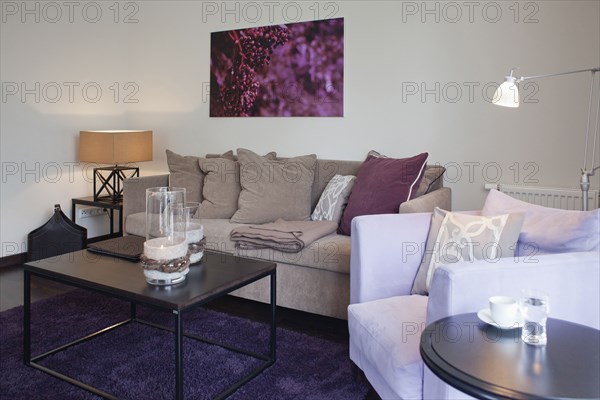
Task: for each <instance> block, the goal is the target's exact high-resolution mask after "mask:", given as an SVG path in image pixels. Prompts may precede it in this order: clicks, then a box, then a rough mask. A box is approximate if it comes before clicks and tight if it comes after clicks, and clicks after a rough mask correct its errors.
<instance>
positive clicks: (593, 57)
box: [0, 1, 600, 256]
mask: <svg viewBox="0 0 600 400" xmlns="http://www.w3.org/2000/svg"><path fill="white" fill-rule="evenodd" d="M75 3H76V4H77V5H78V6H77V8H75V10H74V13H73V22H70V21H69V18H70V16H69V15H68V13H67V11H68V10H67V8H66V6H65V5H64V3H62V2H58V3H55V4H58V5H60V6H61V7H63V15H62V18H61V19H58V20H57V21H56V22H54V23H52V22H48V21H47V20H52V19H57V18H56V14H55V12H54V10H52V9H50V8H48V9H46V10H44V3H40V2H27V4H28V5H29V7H30V9H34V4H39V7H40V11H39V13H40V21H39V22H36V21H35V20H34V19H35V15H33V14H25V16H24V17H25V22H22V20H21V18H22V11H23V10H22V9H21V7H22V4H25V3H21V2H5V1H2V13H3V14H2V31H1V34H2V35H1V36H2V38H1V44H2V49H1V75H2V77H1V80H2V84H3V88H2V91H3V93H2V94H3V99H2V103H1V107H2V109H1V117H2V118H1V119H2V122H1V147H2V149H1V156H2V183H1V184H2V186H1V207H2V209H1V220H0V224H1V238H0V241H1V242H2V256H7V255H11V254H14V253H18V252H21V251H25V246H24V243H25V242H26V235H27V233H28V232H29V231H31V230H32V229H34V228H36V227H37V226H39V225H40V224H42V223H43V222H45V221H46V220H47V219H48V218H49V217H50V215H51V213H52V206H53V204H55V203H60V204H61V205H62V207H63V210H65V212H66V213H68V211H69V210H70V199H71V198H72V197H79V196H84V195H89V194H91V191H92V189H91V183H90V179H89V177H87V176H86V175H87V174H88V171H87V169H85V166H81V165H79V164H77V165H75V166H73V167H72V170H70V169H69V168H71V167H69V166H70V165H71V164H69V163H74V162H75V163H76V162H77V152H76V146H77V137H78V132H79V130H84V129H119V128H120V129H123V128H124V129H152V130H153V131H154V135H155V136H154V137H155V145H154V161H152V162H149V163H142V164H141V165H140V167H141V173H142V174H143V175H150V174H153V173H156V172H159V171H165V170H166V163H165V155H164V149H165V148H170V149H172V150H174V151H176V152H179V153H181V154H203V153H206V152H223V151H226V150H228V149H235V148H238V147H246V148H250V149H253V150H255V151H257V152H259V153H263V152H266V151H269V150H276V151H277V152H278V153H279V154H280V155H283V156H293V155H299V154H306V153H313V152H314V153H316V154H317V155H318V156H319V157H323V158H339V159H351V160H360V159H363V158H364V157H365V156H366V153H367V152H368V151H369V150H370V149H375V150H378V151H380V152H383V153H385V154H387V155H389V156H395V157H404V156H411V155H414V154H416V153H418V152H421V151H428V152H429V153H430V159H429V161H430V162H434V163H435V162H437V163H441V164H443V165H446V166H447V167H448V169H449V170H448V179H449V180H450V182H447V185H448V186H451V187H452V189H453V201H454V208H455V209H474V208H479V207H481V205H482V203H483V200H484V199H485V195H486V192H485V191H484V189H483V185H484V183H486V182H492V181H496V180H497V177H496V175H497V172H498V171H500V172H501V173H502V177H501V179H500V181H501V182H512V183H521V184H523V183H529V182H526V181H525V178H526V177H528V174H533V175H532V176H529V178H530V179H533V180H534V181H537V183H534V184H536V185H539V186H560V187H577V184H578V179H579V168H580V167H581V158H582V153H583V136H584V132H585V117H586V115H587V102H588V90H589V76H587V75H586V74H578V75H569V76H564V77H559V78H547V79H543V80H539V81H537V88H538V89H539V90H538V91H537V93H534V94H533V95H532V99H533V100H536V101H537V103H531V102H529V103H526V104H523V105H522V106H521V108H519V109H505V108H502V107H495V106H492V105H491V104H490V103H489V101H488V100H486V99H487V98H489V97H491V96H492V94H493V91H494V88H495V85H496V84H498V83H500V82H501V80H502V77H503V76H504V75H506V74H507V73H508V72H509V70H510V68H511V67H513V66H519V67H520V74H523V75H537V74H543V73H552V72H558V71H566V70H572V69H580V68H587V67H592V66H598V65H600V17H599V16H600V2H598V1H532V2H520V3H518V7H517V8H518V10H519V12H518V15H516V14H515V11H516V8H515V2H504V1H498V2H489V1H482V2H477V1H476V2H434V1H430V2H426V3H424V2H420V1H419V2H400V1H398V2H394V1H378V2H375V1H373V2H370V1H348V2H344V1H338V2H320V3H316V2H312V1H311V2H287V1H283V2H271V3H268V2H261V1H258V2H254V3H252V4H253V5H252V7H253V8H247V7H248V6H247V5H246V4H248V3H247V2H246V3H244V2H229V3H228V5H227V6H228V8H229V9H230V10H236V7H237V10H239V12H237V13H236V11H233V12H232V13H226V11H225V9H224V8H223V7H222V3H221V2H199V1H197V2H196V1H180V2H178V1H138V2H129V3H127V2H125V3H119V5H120V10H119V11H120V13H119V15H118V18H117V21H118V22H115V20H114V18H115V9H114V8H110V7H113V4H114V3H113V2H106V3H105V2H98V3H94V4H99V6H100V8H101V10H102V16H101V17H100V18H97V17H96V14H95V11H96V9H95V6H94V5H90V4H91V3H88V2H75ZM268 4H272V5H271V6H269V5H268ZM315 4H316V5H317V6H318V8H319V10H320V16H321V17H323V16H325V15H327V14H328V13H329V12H331V11H335V14H334V16H336V17H344V18H345V88H344V93H345V96H344V101H345V105H344V106H345V116H344V117H343V118H209V117H208V101H207V96H206V89H205V85H206V84H207V83H208V80H209V67H210V65H209V55H210V32H214V31H220V30H227V29H232V28H239V27H248V26H253V25H265V24H271V23H286V22H292V21H291V20H293V19H295V14H296V12H297V11H298V10H299V11H300V12H301V14H302V15H301V20H311V19H314V13H315ZM11 7H12V8H11ZM14 7H17V8H18V9H17V10H16V11H15V8H14ZM86 7H87V8H86ZM245 7H246V8H245ZM257 7H258V8H257ZM269 7H272V8H270V9H269ZM326 7H327V8H326ZM332 7H337V8H338V9H337V10H334V8H332ZM425 7H426V9H427V10H434V11H433V12H432V13H427V12H426V9H425ZM257 9H259V10H261V12H262V18H261V19H260V20H258V21H254V20H252V21H250V20H249V18H253V17H254V15H255V14H254V11H256V10H257ZM436 10H437V11H436ZM207 11H211V12H212V11H215V12H216V13H215V14H212V13H208V12H207ZM270 11H272V15H269V14H270V13H269V12H270ZM457 11H460V12H461V14H462V15H461V16H460V18H459V17H457V14H456V12H457ZM498 11H500V12H501V15H499V14H497V12H498ZM13 13H15V14H14V15H13ZM130 13H132V14H131V15H130ZM413 13H415V14H413ZM127 15H130V18H129V23H124V20H125V19H126V17H127ZM436 17H437V18H439V22H436ZM236 18H239V21H238V22H236ZM94 19H98V21H97V22H95V23H92V22H90V21H92V20H94ZM422 19H424V21H423V20H422ZM135 20H137V21H135ZM452 21H454V22H452ZM494 21H495V22H494ZM35 82H40V84H41V88H40V94H41V96H40V99H39V100H37V99H36V98H35V96H34V94H26V95H24V98H23V99H22V98H21V96H22V91H19V93H16V94H14V95H13V94H10V93H12V91H14V83H17V84H18V85H20V84H21V83H25V84H26V85H27V88H29V89H31V88H33V89H34V92H35V86H34V85H35ZM49 82H57V83H58V84H60V85H61V86H62V87H63V96H62V98H60V99H59V101H56V102H54V103H52V102H51V101H50V100H55V97H56V96H55V95H54V94H53V92H51V89H52V87H53V86H52V85H48V86H47V87H46V93H44V89H43V86H44V84H48V83H49ZM65 82H76V83H77V84H79V86H77V87H76V88H75V97H74V99H73V101H72V102H71V101H70V99H69V98H68V92H67V87H65V84H64V83H65ZM90 82H93V83H95V85H92V86H95V87H100V88H101V89H102V91H103V93H102V97H101V98H100V99H99V100H98V101H97V102H95V103H94V102H92V100H95V99H93V98H91V97H93V96H94V93H93V92H92V89H93V87H92V88H90V92H89V93H90V94H89V95H88V98H85V97H84V96H82V93H81V89H82V87H83V85H85V84H86V83H88V84H89V83H90ZM114 82H117V86H118V87H119V89H120V93H119V95H118V97H117V98H116V99H115V98H114V94H115V86H113V84H114ZM128 83H131V84H133V86H128V87H127V88H128V89H129V90H131V88H132V87H137V88H139V91H138V92H137V93H136V94H135V95H133V99H137V100H138V101H139V102H138V103H128V102H126V101H125V95H126V94H127V93H130V92H129V91H128V90H127V89H126V87H125V85H127V84H128ZM67 85H69V84H67ZM415 85H416V87H418V88H419V90H420V88H422V87H423V88H426V89H429V90H430V91H431V92H429V94H425V95H424V97H423V98H422V97H421V94H422V93H418V94H415V95H410V94H408V92H407V89H408V88H413V87H415ZM436 85H439V86H438V87H439V90H437V95H438V97H439V99H436V90H435V88H436ZM456 88H460V89H461V91H462V93H461V94H459V95H457V92H456ZM469 88H473V91H472V93H470V91H469ZM484 88H487V91H485V90H484ZM19 89H20V87H19ZM563 92H564V94H562V95H561V93H563ZM529 93H530V94H531V91H529ZM561 101H562V104H561V103H560V102H561ZM38 165H39V167H38ZM57 166H58V167H60V168H57ZM497 167H499V168H500V169H499V170H498V168H497ZM36 168H38V170H39V172H37V171H36V172H32V173H29V172H27V171H30V170H35V169H36ZM57 170H60V171H61V174H60V175H59V176H57V175H56V173H55V172H56V171H57ZM593 187H596V188H597V187H598V178H597V177H595V179H594V182H593Z"/></svg>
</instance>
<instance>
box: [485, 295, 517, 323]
mask: <svg viewBox="0 0 600 400" xmlns="http://www.w3.org/2000/svg"><path fill="white" fill-rule="evenodd" d="M489 302H490V314H491V315H492V319H493V320H494V322H496V323H497V324H498V325H500V326H502V327H507V326H512V325H515V324H516V323H518V316H517V314H518V312H519V303H518V302H517V299H514V298H512V297H508V296H492V297H490V299H489Z"/></svg>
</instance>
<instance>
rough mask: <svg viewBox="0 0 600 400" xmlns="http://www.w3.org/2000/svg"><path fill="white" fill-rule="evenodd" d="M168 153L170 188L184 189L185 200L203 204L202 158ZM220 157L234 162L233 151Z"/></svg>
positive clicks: (167, 151)
mask: <svg viewBox="0 0 600 400" xmlns="http://www.w3.org/2000/svg"><path fill="white" fill-rule="evenodd" d="M166 153H167V165H168V166H169V173H170V175H169V186H173V187H184V188H186V193H185V198H186V200H187V201H196V202H198V203H200V202H202V200H203V197H202V186H203V184H204V174H203V173H202V171H201V170H200V165H199V164H198V161H199V160H200V157H195V156H182V155H179V154H177V153H175V152H172V151H171V150H168V149H167V150H166ZM209 157H210V156H209ZM220 157H222V158H228V159H231V160H233V151H231V150H230V151H228V152H226V153H223V154H221V156H220Z"/></svg>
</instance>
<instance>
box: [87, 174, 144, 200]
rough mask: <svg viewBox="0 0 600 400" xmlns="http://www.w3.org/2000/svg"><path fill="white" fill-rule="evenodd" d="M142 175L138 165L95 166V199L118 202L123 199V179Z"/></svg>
mask: <svg viewBox="0 0 600 400" xmlns="http://www.w3.org/2000/svg"><path fill="white" fill-rule="evenodd" d="M139 176H140V169H139V168H138V167H120V166H118V165H115V166H114V167H101V168H94V201H110V202H113V203H118V202H119V201H121V200H123V181H124V180H125V179H128V178H136V177H139Z"/></svg>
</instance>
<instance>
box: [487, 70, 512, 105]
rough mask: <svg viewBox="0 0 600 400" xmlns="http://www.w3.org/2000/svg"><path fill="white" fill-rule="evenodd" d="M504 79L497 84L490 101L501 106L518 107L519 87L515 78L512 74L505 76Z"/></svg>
mask: <svg viewBox="0 0 600 400" xmlns="http://www.w3.org/2000/svg"><path fill="white" fill-rule="evenodd" d="M505 79H506V80H505V81H504V83H502V85H500V86H498V89H496V93H494V98H493V99H492V103H494V104H496V105H498V106H503V107H512V108H516V107H519V88H518V87H517V83H516V80H517V79H516V78H515V77H514V76H512V73H511V76H507V77H506V78H505Z"/></svg>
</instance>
